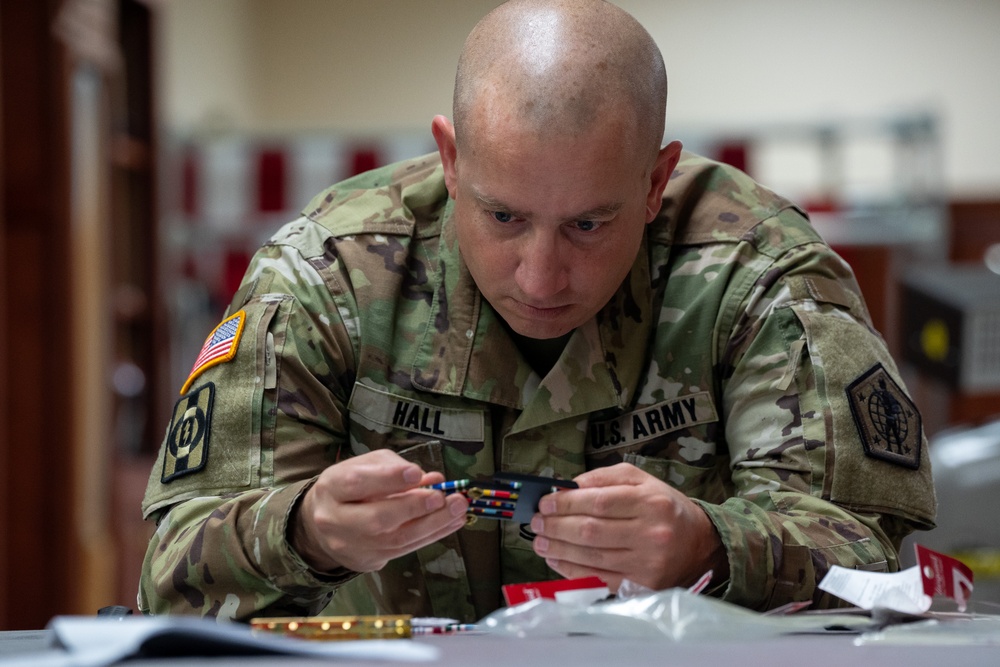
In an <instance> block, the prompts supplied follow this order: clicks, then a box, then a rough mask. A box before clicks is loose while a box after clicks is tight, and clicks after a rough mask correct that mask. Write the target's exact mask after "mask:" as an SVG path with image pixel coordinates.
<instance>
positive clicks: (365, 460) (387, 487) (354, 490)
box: [320, 449, 440, 502]
mask: <svg viewBox="0 0 1000 667" xmlns="http://www.w3.org/2000/svg"><path fill="white" fill-rule="evenodd" d="M428 474H430V475H438V476H440V473H424V471H423V470H421V469H420V466H418V465H417V464H416V463H412V462H410V461H407V460H406V459H404V458H403V457H401V456H399V455H398V454H396V453H395V452H393V451H390V450H388V449H377V450H375V451H372V452H368V453H366V454H362V455H361V456H355V457H352V458H349V459H347V460H345V461H341V462H340V463H337V464H336V465H332V466H330V467H329V468H327V469H326V470H325V471H323V474H322V475H321V476H320V483H321V484H323V485H324V486H325V487H327V488H326V491H327V493H328V494H329V495H330V497H331V498H332V499H333V500H336V501H337V502H352V501H360V500H369V499H371V498H379V497H384V496H386V495H389V494H392V493H397V492H400V491H406V490H407V489H412V488H414V487H416V486H419V485H421V483H422V482H423V481H424V479H425V478H426V477H427V476H428ZM431 483H433V482H431Z"/></svg>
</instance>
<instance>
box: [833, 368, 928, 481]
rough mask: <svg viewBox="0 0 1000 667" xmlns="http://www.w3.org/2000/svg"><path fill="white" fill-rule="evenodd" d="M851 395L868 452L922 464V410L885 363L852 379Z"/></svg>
mask: <svg viewBox="0 0 1000 667" xmlns="http://www.w3.org/2000/svg"><path fill="white" fill-rule="evenodd" d="M847 398H848V403H850V406H851V414H852V416H853V417H854V423H855V425H856V426H857V427H858V433H860V434H861V443H862V445H863V446H864V448H865V454H867V455H868V456H870V457H872V458H876V459H881V460H883V461H888V462H889V463H894V464H896V465H899V466H903V467H904V468H912V469H913V470H917V469H918V468H920V443H921V432H920V428H921V426H920V413H919V412H918V411H917V408H916V406H915V405H913V401H911V400H910V397H909V396H907V395H906V392H904V391H903V390H902V389H901V388H900V387H899V385H898V384H896V382H895V380H893V379H892V377H891V376H890V375H889V373H887V372H886V370H885V368H884V367H883V366H882V364H876V365H875V366H873V367H872V368H871V369H870V370H868V371H867V372H866V373H865V374H864V375H862V376H861V377H859V378H858V379H857V380H855V381H854V382H852V383H851V384H850V386H848V387H847Z"/></svg>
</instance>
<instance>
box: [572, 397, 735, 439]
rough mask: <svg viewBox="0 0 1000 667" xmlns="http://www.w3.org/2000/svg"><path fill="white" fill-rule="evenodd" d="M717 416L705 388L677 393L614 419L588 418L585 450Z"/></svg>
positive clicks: (655, 434)
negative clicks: (692, 391) (598, 420)
mask: <svg viewBox="0 0 1000 667" xmlns="http://www.w3.org/2000/svg"><path fill="white" fill-rule="evenodd" d="M718 419H719V417H718V415H717V413H716V411H715V404H714V403H712V396H711V395H710V394H709V393H708V392H707V391H699V392H697V393H694V394H688V395H686V396H678V397H677V398H671V399H669V400H666V401H663V402H662V403H657V404H656V405H650V406H647V407H645V408H642V409H640V410H636V411H635V412H629V413H627V414H624V415H621V416H620V417H615V418H614V419H609V420H607V421H601V422H592V423H591V424H590V438H589V440H588V443H587V453H588V454H593V453H595V452H606V451H611V450H613V449H620V448H622V447H631V446H632V445H637V444H639V443H641V442H645V441H647V440H652V439H653V438H659V437H660V436H663V435H666V434H667V433H672V432H674V431H677V430H680V429H683V428H691V427H693V426H698V425H699V424H707V423H709V422H714V421H718Z"/></svg>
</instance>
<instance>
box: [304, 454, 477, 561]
mask: <svg viewBox="0 0 1000 667" xmlns="http://www.w3.org/2000/svg"><path fill="white" fill-rule="evenodd" d="M442 481H444V477H443V475H441V473H437V472H432V473H425V472H424V471H423V470H421V469H420V466H418V465H416V464H415V463H411V462H409V461H407V460H405V459H403V458H402V457H400V456H399V455H398V454H396V453H395V452H393V451H391V450H388V449H377V450H375V451H373V452H368V453H367V454H362V455H360V456H355V457H352V458H349V459H347V460H345V461H342V462H340V463H336V464H334V465H332V466H330V467H329V468H327V469H326V470H324V471H323V472H322V474H320V476H319V478H318V479H317V480H316V483H315V484H314V485H313V486H312V487H311V488H310V489H309V491H308V492H306V495H305V496H304V497H303V498H302V502H301V503H300V504H299V507H298V511H297V512H296V513H295V514H293V516H292V521H294V527H293V531H292V546H293V547H294V548H295V550H296V551H297V552H298V553H299V555H300V556H302V558H303V559H304V560H305V561H306V562H307V563H308V564H309V565H310V566H311V567H313V568H315V569H316V570H319V571H321V572H330V571H333V570H335V569H337V568H341V567H344V568H347V569H349V570H353V571H354V572H374V571H376V570H380V569H382V568H383V567H384V566H385V564H386V563H388V562H389V561H390V560H391V559H393V558H396V557H398V556H402V555H404V554H408V553H411V552H413V551H415V550H417V549H419V548H420V547H422V546H425V545H427V544H430V543H431V542H436V541H437V540H439V539H441V538H442V537H445V536H446V535H450V534H451V533H453V532H455V531H456V530H458V529H459V528H461V527H462V526H464V525H465V510H466V508H467V507H468V502H467V501H466V500H465V498H464V497H463V496H462V495H461V494H459V493H453V494H450V495H447V496H446V495H445V494H444V493H443V492H441V491H435V490H432V489H424V488H420V487H422V486H426V485H428V484H437V483H439V482H442Z"/></svg>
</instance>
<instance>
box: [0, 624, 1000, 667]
mask: <svg viewBox="0 0 1000 667" xmlns="http://www.w3.org/2000/svg"><path fill="white" fill-rule="evenodd" d="M50 639H51V637H50V635H49V634H48V632H47V631H24V632H0V667H2V665H3V662H4V658H5V657H13V656H16V657H24V654H25V653H26V652H30V651H34V650H42V649H45V648H47V647H48V646H49V641H50ZM855 639H856V635H849V634H823V635H819V634H815V635H786V636H782V637H776V638H768V639H761V640H757V641H742V640H741V641H725V640H723V641H717V642H713V643H707V642H697V643H675V642H671V641H669V640H664V639H634V638H630V639H625V638H613V637H594V636H573V637H565V636H562V637H531V638H514V637H503V636H494V635H485V634H467V635H465V634H459V635H449V636H440V635H438V636H428V637H420V638H418V639H415V640H414V641H419V642H423V643H427V644H431V645H433V646H437V647H438V648H439V649H440V651H441V655H440V658H439V660H437V661H435V662H434V663H431V664H434V665H449V666H450V665H455V666H461V667H491V666H494V665H495V666H496V667H514V666H516V667H532V666H534V665H538V666H540V667H541V666H544V667H563V666H564V665H591V664H593V665H620V664H627V665H628V666H629V667H632V666H635V665H679V666H683V665H697V666H698V667H705V666H707V665H736V666H738V667H757V666H761V667H765V666H766V667H775V666H777V665H792V664H796V665H797V664H806V665H809V667H824V666H827V665H829V666H830V667H866V666H869V665H870V666H872V667H876V666H877V667H885V666H886V665H906V667H925V666H926V667H941V665H947V667H961V666H964V665H1000V645H995V646H948V645H940V644H937V645H905V646H901V645H882V644H866V645H855V643H854V640H855ZM18 654H20V655H18ZM334 662H335V663H336V664H338V665H345V666H347V665H373V664H380V663H378V662H372V661H364V662H359V661H353V660H336V661H333V660H322V661H317V660H309V659H300V658H288V657H284V656H279V657H273V656H272V657H267V656H260V657H249V658H248V657H239V658H236V657H233V658H213V659H211V660H206V659H205V658H171V659H150V658H146V659H143V660H141V661H140V660H132V661H126V662H124V663H119V664H125V665H136V666H141V667H167V666H170V667H178V666H180V665H206V664H209V665H212V667H229V666H232V667H237V666H239V667H251V666H254V665H283V666H284V665H315V664H331V663H334ZM381 664H385V663H381ZM412 664H414V665H419V664H421V663H412ZM424 664H426V663H424Z"/></svg>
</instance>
